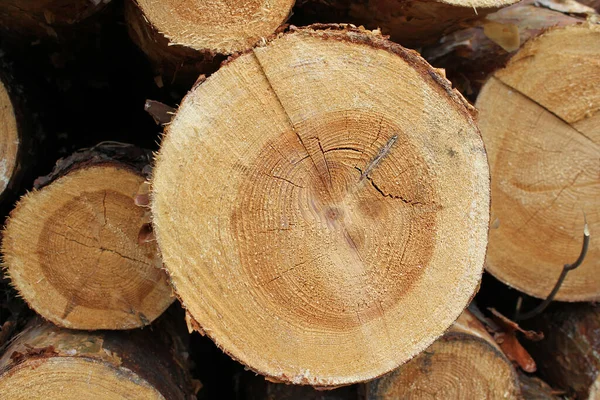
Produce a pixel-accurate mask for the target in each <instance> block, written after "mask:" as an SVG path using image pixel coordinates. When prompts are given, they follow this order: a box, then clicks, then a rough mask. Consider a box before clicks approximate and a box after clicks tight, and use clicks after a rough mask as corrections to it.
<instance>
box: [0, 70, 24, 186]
mask: <svg viewBox="0 0 600 400" xmlns="http://www.w3.org/2000/svg"><path fill="white" fill-rule="evenodd" d="M0 121H2V123H1V124H0V197H2V193H4V191H5V190H6V189H7V188H8V186H9V184H10V181H11V179H12V177H13V175H14V173H15V168H16V166H17V157H18V150H19V142H20V138H19V131H18V125H17V117H16V114H15V108H14V106H13V103H12V100H11V98H10V96H9V93H8V88H7V87H6V86H5V83H4V82H2V80H1V79H0Z"/></svg>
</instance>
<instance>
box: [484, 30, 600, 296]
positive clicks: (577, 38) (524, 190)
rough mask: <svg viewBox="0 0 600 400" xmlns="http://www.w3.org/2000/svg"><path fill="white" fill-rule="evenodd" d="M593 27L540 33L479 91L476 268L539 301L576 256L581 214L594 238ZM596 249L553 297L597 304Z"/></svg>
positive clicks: (597, 55) (598, 127)
mask: <svg viewBox="0 0 600 400" xmlns="http://www.w3.org/2000/svg"><path fill="white" fill-rule="evenodd" d="M598 65H600V26H598V25H588V24H584V25H573V26H568V27H563V28H554V29H550V30H548V31H546V32H545V33H543V34H542V35H540V36H539V37H537V38H535V39H533V40H531V41H529V42H527V44H526V45H525V46H524V47H523V48H522V49H521V50H520V51H519V52H518V53H517V54H516V55H515V56H514V57H513V58H512V59H511V60H510V62H509V63H508V65H507V67H506V68H505V69H502V70H499V71H497V72H496V73H495V74H494V75H493V76H492V77H491V78H490V79H489V80H488V82H487V83H486V84H485V85H484V86H483V88H482V90H481V93H480V95H479V97H478V98H477V107H478V108H479V110H480V120H479V124H480V128H481V132H482V135H483V138H484V141H485V143H486V148H487V151H488V155H489V161H490V168H491V171H492V220H497V221H498V222H499V224H498V226H497V228H496V229H492V230H491V231H490V245H489V250H488V254H487V263H486V268H487V270H488V271H490V272H491V273H492V274H493V275H494V276H496V277H497V278H498V279H500V280H501V281H503V282H505V283H507V284H508V285H510V286H512V287H515V288H517V289H519V290H521V291H523V292H525V293H527V294H529V295H531V296H535V297H538V298H546V296H548V294H549V293H550V292H551V290H552V288H553V287H554V284H555V283H556V280H557V279H558V277H559V276H560V274H561V272H562V269H563V265H564V264H567V263H569V262H572V261H573V260H574V259H575V258H576V257H577V255H578V254H579V252H580V249H581V227H582V226H584V215H585V216H586V217H587V223H588V225H589V230H590V232H592V233H593V232H598V231H600V216H599V214H598V212H596V210H597V208H598V207H597V205H598V198H599V196H600V175H598V171H599V170H600V144H599V143H600V123H599V122H600V73H598V72H599V69H598ZM599 271H600V246H599V245H598V242H595V241H593V240H592V241H591V243H590V247H589V250H588V256H587V257H586V259H585V260H584V262H583V264H582V265H581V266H580V267H579V268H577V269H576V270H574V271H572V272H570V273H569V275H568V276H567V278H566V279H565V281H564V283H563V285H562V287H561V288H560V290H559V291H558V294H557V296H556V299H557V300H562V301H597V300H598V299H600V274H599V273H598V272H599Z"/></svg>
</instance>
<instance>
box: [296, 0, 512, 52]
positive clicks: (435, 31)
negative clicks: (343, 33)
mask: <svg viewBox="0 0 600 400" xmlns="http://www.w3.org/2000/svg"><path fill="white" fill-rule="evenodd" d="M517 2H518V0H499V1H497V3H499V4H495V5H488V6H485V5H477V4H475V5H472V4H467V3H466V2H465V4H456V3H452V2H451V1H448V0H413V1H410V0H408V1H399V0H396V1H395V3H396V4H395V7H393V8H392V7H390V8H392V9H388V8H386V5H387V4H388V3H393V1H392V0H388V1H387V2H385V1H377V0H297V1H296V8H297V10H298V11H299V14H300V15H301V17H300V19H301V20H309V21H314V20H315V19H318V20H321V21H323V22H354V23H356V24H360V25H364V26H366V27H367V28H368V29H374V28H378V27H379V28H381V29H382V30H383V31H385V32H386V33H390V34H391V36H392V38H393V40H394V41H395V42H398V43H401V44H402V45H405V46H409V47H414V48H420V47H423V46H425V45H430V44H432V43H435V41H436V40H438V39H439V38H440V37H442V36H444V35H447V34H449V33H452V32H454V31H456V30H460V29H463V28H465V27H468V26H474V25H476V24H477V23H478V21H480V20H481V19H483V18H485V16H486V15H488V14H491V13H493V12H495V11H498V10H500V9H502V8H503V7H507V6H510V5H512V4H515V3H517ZM380 3H382V4H380ZM379 8H383V9H385V11H384V10H383V9H382V10H380V9H379ZM373 14H374V15H373ZM423 26H428V27H429V28H428V29H427V28H426V29H422V30H421V28H422V27H423Z"/></svg>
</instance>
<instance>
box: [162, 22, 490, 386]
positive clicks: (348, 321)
mask: <svg viewBox="0 0 600 400" xmlns="http://www.w3.org/2000/svg"><path fill="white" fill-rule="evenodd" d="M320 28H321V27H320ZM471 111H472V110H471V109H470V108H469V107H468V105H467V103H466V102H465V101H464V99H462V97H460V95H458V94H457V93H456V92H454V91H453V90H452V89H451V87H450V86H449V83H448V82H447V81H446V80H445V79H444V78H442V77H441V76H439V75H437V73H436V72H435V71H434V70H433V69H432V68H431V67H430V66H429V65H428V64H426V63H425V61H424V60H423V59H421V58H420V57H419V56H418V55H417V54H416V53H415V52H412V51H409V50H406V49H404V48H402V47H400V46H398V45H395V44H393V43H391V42H388V41H386V40H384V39H383V38H382V37H381V36H380V35H378V34H374V33H371V32H368V31H365V30H360V29H351V28H348V27H343V26H332V27H330V29H324V28H321V29H317V27H312V28H306V29H299V30H292V31H291V32H289V33H286V34H282V35H280V36H278V37H277V38H274V39H273V40H272V41H270V42H269V43H267V44H266V45H265V46H263V47H258V48H255V49H254V51H253V52H249V53H246V54H243V55H240V56H239V57H237V58H236V59H235V60H233V61H231V62H229V63H228V64H226V65H225V66H223V67H222V68H221V69H220V70H219V71H218V72H217V73H215V74H214V75H212V76H211V77H209V78H208V79H207V80H206V81H205V82H204V83H202V84H201V85H200V86H198V87H196V88H195V89H194V90H192V91H191V92H190V93H189V94H188V96H187V97H186V98H185V99H184V101H183V102H182V104H181V106H180V108H179V110H178V112H177V114H176V116H175V118H174V119H173V121H172V123H171V124H170V125H169V126H168V128H167V132H166V135H165V138H164V140H163V143H162V146H161V149H160V151H159V153H158V154H157V158H156V168H155V170H154V176H153V180H152V196H151V208H152V213H153V224H154V228H155V233H156V236H157V240H158V242H159V245H160V247H161V252H162V254H163V257H164V261H165V267H166V268H167V270H168V271H169V273H170V275H171V279H172V282H173V283H174V286H175V288H176V291H177V294H178V296H179V297H180V299H181V300H182V302H183V304H185V307H186V308H187V311H188V312H189V314H190V315H191V316H192V317H193V319H194V320H195V321H197V323H198V325H199V326H201V327H202V329H203V330H204V331H205V332H206V334H207V335H208V336H210V337H211V338H212V339H213V340H214V341H215V342H216V343H217V345H218V346H219V347H221V348H222V349H223V350H224V351H225V352H227V353H228V354H230V355H231V356H232V357H234V358H235V359H238V360H240V361H241V362H243V363H244V364H246V365H248V366H249V367H250V368H251V369H253V370H254V371H256V372H259V373H261V374H263V375H266V376H268V377H269V379H271V380H277V381H283V382H288V383H295V384H305V385H314V386H328V387H331V386H339V385H344V384H349V383H353V382H357V381H364V380H367V379H371V378H374V377H376V376H379V375H381V374H383V373H385V372H387V371H390V370H391V369H393V368H395V367H397V366H398V365H399V364H401V363H403V362H405V361H407V360H408V359H410V358H411V357H413V356H414V355H415V354H417V353H418V352H420V351H422V350H423V349H425V348H426V347H427V346H428V345H429V344H431V342H432V341H433V340H435V339H436V338H437V337H439V336H440V335H442V334H443V332H444V331H445V329H446V328H447V327H448V326H450V324H451V323H452V322H453V321H454V320H455V319H456V318H457V317H458V315H459V314H460V312H461V311H462V310H463V309H464V307H465V306H466V304H467V303H468V301H469V299H470V298H471V297H472V296H473V293H474V291H475V290H476V287H477V285H478V282H479V279H480V276H481V270H482V264H483V259H484V254H485V247H486V240H487V227H488V222H489V192H488V191H489V175H488V167H487V161H486V155H485V150H484V148H483V144H482V141H481V137H480V136H479V133H478V130H477V127H476V125H475V123H474V120H473V117H472V115H471ZM394 137H397V140H393V141H394V143H393V145H392V146H390V145H389V143H390V141H391V140H392V139H393V138H394ZM386 146H387V147H389V149H386ZM382 149H386V150H385V154H384V156H383V157H381V159H380V161H378V162H377V165H376V167H374V168H371V170H370V171H369V173H368V178H369V179H372V180H373V181H375V182H377V186H378V187H379V188H380V189H381V190H382V191H383V192H384V193H390V194H392V195H394V196H398V197H401V198H404V199H411V200H413V201H414V202H418V203H421V204H422V205H418V206H417V205H414V206H410V207H408V206H407V205H406V204H405V203H404V202H402V201H398V200H397V199H394V198H391V197H387V196H382V195H381V194H380V193H379V192H378V191H377V190H376V189H375V188H374V187H373V186H372V185H371V184H369V183H368V182H367V180H366V179H362V180H361V175H362V174H363V173H362V172H361V171H367V170H368V165H370V164H371V165H372V163H373V160H376V159H377V157H378V156H379V155H382ZM357 168H358V169H357ZM273 176H277V177H280V178H284V179H273ZM290 182H293V183H294V184H291V183H290ZM430 204H435V207H429V206H426V205H430ZM433 288H435V289H434V290H432V289H433Z"/></svg>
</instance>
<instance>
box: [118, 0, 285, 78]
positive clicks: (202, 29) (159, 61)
mask: <svg viewBox="0 0 600 400" xmlns="http://www.w3.org/2000/svg"><path fill="white" fill-rule="evenodd" d="M293 4H294V1H293V0H275V1H266V0H261V1H238V0H233V1H231V0H228V1H220V2H217V3H215V2H206V1H200V0H185V1H183V2H182V1H172V0H168V1H161V2H156V1H150V0H127V1H126V5H125V7H126V8H125V12H126V20H127V24H128V27H129V32H130V36H131V38H132V40H133V41H134V42H135V43H136V44H137V45H138V47H139V48H140V49H141V50H142V51H143V52H144V53H145V54H146V55H147V56H148V59H149V60H150V62H151V63H152V65H153V67H154V70H155V73H156V74H157V81H158V82H159V85H166V84H173V83H179V84H181V85H184V84H188V85H190V84H191V83H193V82H194V81H195V80H196V79H197V78H198V76H199V75H200V74H205V73H211V72H213V71H215V70H216V69H217V67H218V65H219V64H220V63H221V62H222V61H223V60H225V58H226V57H227V56H229V55H231V54H234V53H237V52H243V51H246V50H248V49H250V48H252V47H253V46H254V45H256V44H257V43H258V42H259V41H261V40H264V39H263V38H265V37H269V36H271V35H273V34H274V33H275V31H276V30H277V29H278V28H279V26H280V25H282V24H283V23H284V22H285V21H286V19H287V18H288V16H289V14H290V13H291V9H292V6H293ZM188 87H189V86H188Z"/></svg>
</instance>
